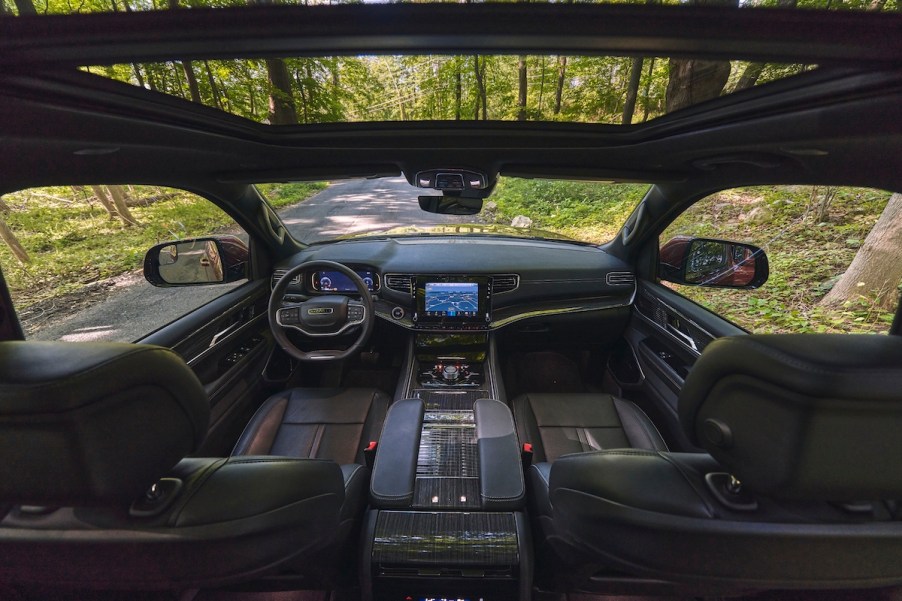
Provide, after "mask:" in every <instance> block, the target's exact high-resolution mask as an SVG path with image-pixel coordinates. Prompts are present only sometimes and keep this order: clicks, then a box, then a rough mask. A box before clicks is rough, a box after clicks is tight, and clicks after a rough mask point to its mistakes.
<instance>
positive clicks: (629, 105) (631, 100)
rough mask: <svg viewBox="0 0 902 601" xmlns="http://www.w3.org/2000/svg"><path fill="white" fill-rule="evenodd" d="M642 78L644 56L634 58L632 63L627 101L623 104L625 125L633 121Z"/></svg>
mask: <svg viewBox="0 0 902 601" xmlns="http://www.w3.org/2000/svg"><path fill="white" fill-rule="evenodd" d="M641 79H642V57H641V56H639V57H636V58H634V59H633V60H632V61H631V63H630V83H629V86H628V87H627V88H626V102H625V103H624V105H623V121H622V123H623V125H630V124H631V123H632V122H633V113H635V112H636V99H638V98H639V81H640V80H641Z"/></svg>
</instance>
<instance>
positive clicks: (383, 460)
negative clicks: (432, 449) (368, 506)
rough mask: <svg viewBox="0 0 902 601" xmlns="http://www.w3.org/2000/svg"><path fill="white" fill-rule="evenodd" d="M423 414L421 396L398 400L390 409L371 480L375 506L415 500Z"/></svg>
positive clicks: (394, 505)
mask: <svg viewBox="0 0 902 601" xmlns="http://www.w3.org/2000/svg"><path fill="white" fill-rule="evenodd" d="M424 413H425V407H424V405H423V401H421V400H420V399H404V400H401V401H397V402H396V403H394V404H393V405H392V406H391V407H390V408H389V410H388V415H386V416H385V425H384V426H383V428H382V435H381V436H380V437H379V447H378V449H377V451H376V462H375V464H374V465H373V477H372V479H371V480H370V498H371V500H372V501H373V504H374V505H375V506H376V507H380V508H404V507H408V506H410V503H411V502H412V501H413V489H414V484H415V483H416V475H417V456H418V452H419V448H420V434H421V433H422V429H423V415H424Z"/></svg>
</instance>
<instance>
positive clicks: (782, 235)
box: [492, 179, 893, 333]
mask: <svg viewBox="0 0 902 601" xmlns="http://www.w3.org/2000/svg"><path fill="white" fill-rule="evenodd" d="M646 189H647V186H645V185H635V184H613V185H611V184H599V183H589V182H559V181H555V182H550V181H544V180H517V179H502V180H501V181H500V182H499V184H498V188H497V189H496V191H495V194H494V195H493V196H492V201H494V202H496V203H497V209H496V210H495V211H494V214H493V215H494V220H495V221H497V222H501V223H510V220H511V219H512V218H513V217H515V216H517V215H524V216H526V217H529V218H530V219H532V221H533V226H534V227H537V228H542V229H547V230H551V231H555V232H559V233H562V234H565V235H567V236H570V237H572V238H575V239H578V240H583V241H588V242H604V241H606V240H609V239H611V238H612V237H613V236H614V234H616V232H617V231H618V230H619V228H620V225H621V224H622V223H623V222H624V220H625V219H626V217H627V216H628V215H629V214H630V212H631V211H632V210H633V209H634V208H635V206H636V205H637V204H638V202H639V200H640V199H641V198H642V195H643V193H644V191H645V190H646ZM818 192H819V194H822V193H823V190H819V191H818ZM836 192H837V193H836V197H835V199H834V200H833V202H832V204H831V205H830V207H829V211H828V215H827V220H825V221H818V220H817V219H815V217H816V210H815V207H814V205H813V203H812V188H811V187H810V186H760V187H750V188H741V189H736V190H730V191H726V192H722V193H720V194H715V195H713V196H711V197H708V198H706V199H703V200H702V201H700V202H698V203H696V204H695V205H694V206H693V207H692V208H690V209H689V210H688V211H686V212H685V213H684V214H683V215H682V216H680V218H678V219H677V220H676V221H675V222H674V223H673V224H672V225H671V226H670V227H669V228H668V229H667V230H666V231H665V232H664V233H663V234H662V235H661V241H662V242H664V241H666V240H669V239H670V238H671V237H673V236H675V235H678V234H685V235H693V236H698V237H711V238H724V239H727V240H736V241H740V242H749V243H751V244H755V245H758V246H761V247H763V248H764V249H765V250H766V251H767V254H768V258H769V259H770V278H769V279H768V281H767V283H765V284H764V286H762V287H761V288H759V289H758V290H731V289H716V288H698V287H692V286H677V285H670V284H668V285H669V286H671V287H672V288H673V289H675V290H677V291H678V292H679V293H680V294H683V295H684V296H686V297H688V298H690V299H692V300H694V301H695V302H697V303H699V304H701V305H703V306H705V307H707V308H709V309H710V310H712V311H714V312H716V313H718V314H720V315H722V316H725V317H726V318H727V319H729V320H731V321H733V322H735V323H736V324H738V325H740V326H741V327H743V328H745V329H747V330H749V331H752V332H758V333H764V332H769V333H776V332H885V331H886V330H887V329H888V326H889V324H890V323H891V322H892V319H893V315H892V313H891V312H890V311H887V310H886V309H883V308H881V307H880V306H879V305H878V304H877V303H876V301H875V298H874V295H873V294H871V295H867V294H865V295H862V296H861V297H860V298H858V299H856V300H854V301H852V302H849V303H846V306H843V307H840V308H828V307H824V306H821V305H820V304H819V301H820V300H821V299H822V298H823V297H824V295H825V294H826V293H827V292H828V291H829V289H830V287H831V286H832V284H833V283H835V281H836V280H837V279H838V278H839V276H840V275H842V273H843V272H844V271H845V269H846V268H847V267H848V266H849V264H850V263H851V262H852V259H853V258H854V257H855V253H856V252H857V251H858V248H859V247H860V246H861V244H862V243H863V242H864V239H865V238H866V237H867V235H868V232H870V230H871V228H872V227H873V225H874V223H875V222H876V221H877V218H878V217H879V216H880V214H881V213H882V211H883V209H884V207H885V206H886V202H887V200H888V199H889V196H890V194H889V193H888V192H883V191H879V190H870V189H862V188H838V189H837V190H836Z"/></svg>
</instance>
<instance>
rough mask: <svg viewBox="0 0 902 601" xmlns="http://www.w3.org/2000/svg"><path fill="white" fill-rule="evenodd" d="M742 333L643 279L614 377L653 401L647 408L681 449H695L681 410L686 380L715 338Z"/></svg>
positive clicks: (614, 357) (622, 385)
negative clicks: (684, 428) (681, 423)
mask: <svg viewBox="0 0 902 601" xmlns="http://www.w3.org/2000/svg"><path fill="white" fill-rule="evenodd" d="M738 334H745V332H744V331H743V330H742V329H740V328H739V327H737V326H735V325H734V324H732V323H730V322H728V321H726V320H724V319H721V318H720V317H718V316H717V315H714V314H713V313H711V312H710V311H708V310H706V309H705V308H703V307H701V306H699V305H697V304H695V303H693V302H692V301H689V300H687V299H685V298H683V297H682V296H680V295H678V294H676V293H675V292H673V291H671V290H669V289H667V288H665V287H663V286H660V285H658V284H654V283H651V282H645V281H643V282H640V283H639V290H638V292H637V295H636V303H635V311H633V315H632V317H631V319H630V323H629V325H628V326H627V329H626V332H625V333H624V340H625V344H624V348H621V349H619V350H618V351H617V352H615V353H613V354H612V358H611V362H610V364H609V366H610V368H611V375H612V377H613V378H614V380H615V382H616V383H617V385H618V386H619V387H620V388H621V390H623V391H624V393H626V394H627V396H630V397H631V398H632V397H634V396H637V397H639V400H642V401H644V402H646V403H650V404H651V405H652V407H649V408H647V410H649V413H653V414H654V415H655V416H656V417H658V419H660V420H663V422H664V423H663V424H660V425H662V426H664V428H665V429H666V430H667V433H668V434H669V436H668V439H669V441H670V442H671V444H674V445H675V446H677V447H679V449H677V450H693V449H692V447H691V445H690V444H689V441H688V440H687V439H686V437H685V436H684V435H683V433H682V429H681V428H680V426H679V419H678V413H677V401H678V398H679V394H680V390H681V389H682V386H683V381H684V379H685V378H686V376H687V375H688V373H689V371H690V370H691V369H692V365H693V364H694V363H695V360H696V359H697V358H698V356H699V355H700V354H701V352H702V351H704V349H705V347H706V346H707V345H708V344H709V343H710V342H711V341H712V340H714V339H715V338H719V337H721V336H733V335H738ZM630 393H632V394H630ZM641 404H642V403H640V405H641Z"/></svg>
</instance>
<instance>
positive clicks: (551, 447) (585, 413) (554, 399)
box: [511, 393, 667, 538]
mask: <svg viewBox="0 0 902 601" xmlns="http://www.w3.org/2000/svg"><path fill="white" fill-rule="evenodd" d="M511 404H512V406H513V412H514V420H515V421H516V424H517V434H518V436H519V438H520V442H521V444H522V443H530V444H532V448H533V462H532V465H531V466H530V468H529V472H528V475H529V477H528V480H529V500H530V508H531V513H532V515H533V517H534V518H535V519H537V520H538V521H539V522H540V523H541V525H542V530H543V532H544V535H545V537H546V538H547V537H550V536H553V531H554V528H553V525H552V524H551V522H550V521H551V504H550V502H549V497H548V483H549V476H550V473H551V465H552V463H553V462H554V461H556V460H557V459H558V458H559V457H561V456H562V455H567V454H569V453H583V452H587V451H600V450H603V449H620V448H635V449H648V450H653V451H664V450H667V445H666V444H665V443H664V439H663V438H661V435H660V434H659V433H658V430H657V428H655V425H654V424H653V423H652V421H651V420H650V419H649V418H648V416H647V415H645V412H643V411H642V410H641V409H640V408H639V407H638V406H636V405H635V404H634V403H631V402H629V401H625V400H623V399H618V398H616V397H613V396H611V395H609V394H602V393H585V394H572V393H570V394H554V393H542V394H537V393H528V394H523V395H520V396H518V397H517V398H515V399H514V400H513V401H512V402H511Z"/></svg>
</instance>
